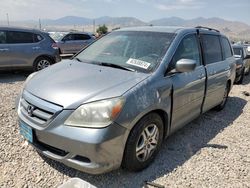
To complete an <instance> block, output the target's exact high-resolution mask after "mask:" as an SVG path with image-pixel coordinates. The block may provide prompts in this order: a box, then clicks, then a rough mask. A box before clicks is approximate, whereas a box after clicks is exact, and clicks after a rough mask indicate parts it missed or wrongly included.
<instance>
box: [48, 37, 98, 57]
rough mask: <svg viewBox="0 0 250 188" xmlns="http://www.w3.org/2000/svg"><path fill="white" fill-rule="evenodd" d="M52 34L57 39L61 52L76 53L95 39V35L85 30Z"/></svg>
mask: <svg viewBox="0 0 250 188" xmlns="http://www.w3.org/2000/svg"><path fill="white" fill-rule="evenodd" d="M50 35H51V37H52V38H54V40H55V41H56V43H57V45H58V47H59V51H60V54H76V53H77V52H79V51H80V50H81V49H82V48H84V47H85V46H87V45H89V44H90V43H92V42H94V40H95V37H94V35H92V34H90V33H85V32H69V33H66V32H55V33H51V34H50Z"/></svg>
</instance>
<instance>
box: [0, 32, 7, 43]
mask: <svg viewBox="0 0 250 188" xmlns="http://www.w3.org/2000/svg"><path fill="white" fill-rule="evenodd" d="M5 43H6V32H5V31H0V44H5Z"/></svg>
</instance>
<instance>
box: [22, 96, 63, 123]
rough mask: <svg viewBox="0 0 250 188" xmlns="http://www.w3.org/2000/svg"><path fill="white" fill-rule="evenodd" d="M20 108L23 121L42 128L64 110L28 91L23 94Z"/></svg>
mask: <svg viewBox="0 0 250 188" xmlns="http://www.w3.org/2000/svg"><path fill="white" fill-rule="evenodd" d="M19 107H20V115H21V118H22V119H23V121H25V122H26V123H28V124H29V125H31V126H40V127H45V126H46V125H47V124H48V123H49V122H50V121H51V120H52V119H54V118H55V116H56V115H58V114H59V112H61V111H62V109H63V107H62V106H58V105H56V104H53V103H50V102H47V101H45V100H42V99H40V98H38V97H36V96H34V95H32V94H30V93H29V92H27V91H24V92H23V95H22V98H21V99H20V106H19Z"/></svg>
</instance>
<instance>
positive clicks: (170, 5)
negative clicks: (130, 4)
mask: <svg viewBox="0 0 250 188" xmlns="http://www.w3.org/2000/svg"><path fill="white" fill-rule="evenodd" d="M136 2H137V3H141V4H150V5H152V6H153V7H155V8H157V9H159V10H182V9H198V8H202V7H204V5H205V1H201V0H136Z"/></svg>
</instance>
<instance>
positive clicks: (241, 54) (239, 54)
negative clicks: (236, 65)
mask: <svg viewBox="0 0 250 188" xmlns="http://www.w3.org/2000/svg"><path fill="white" fill-rule="evenodd" d="M233 50H234V55H237V56H240V57H243V52H242V50H241V48H233Z"/></svg>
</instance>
